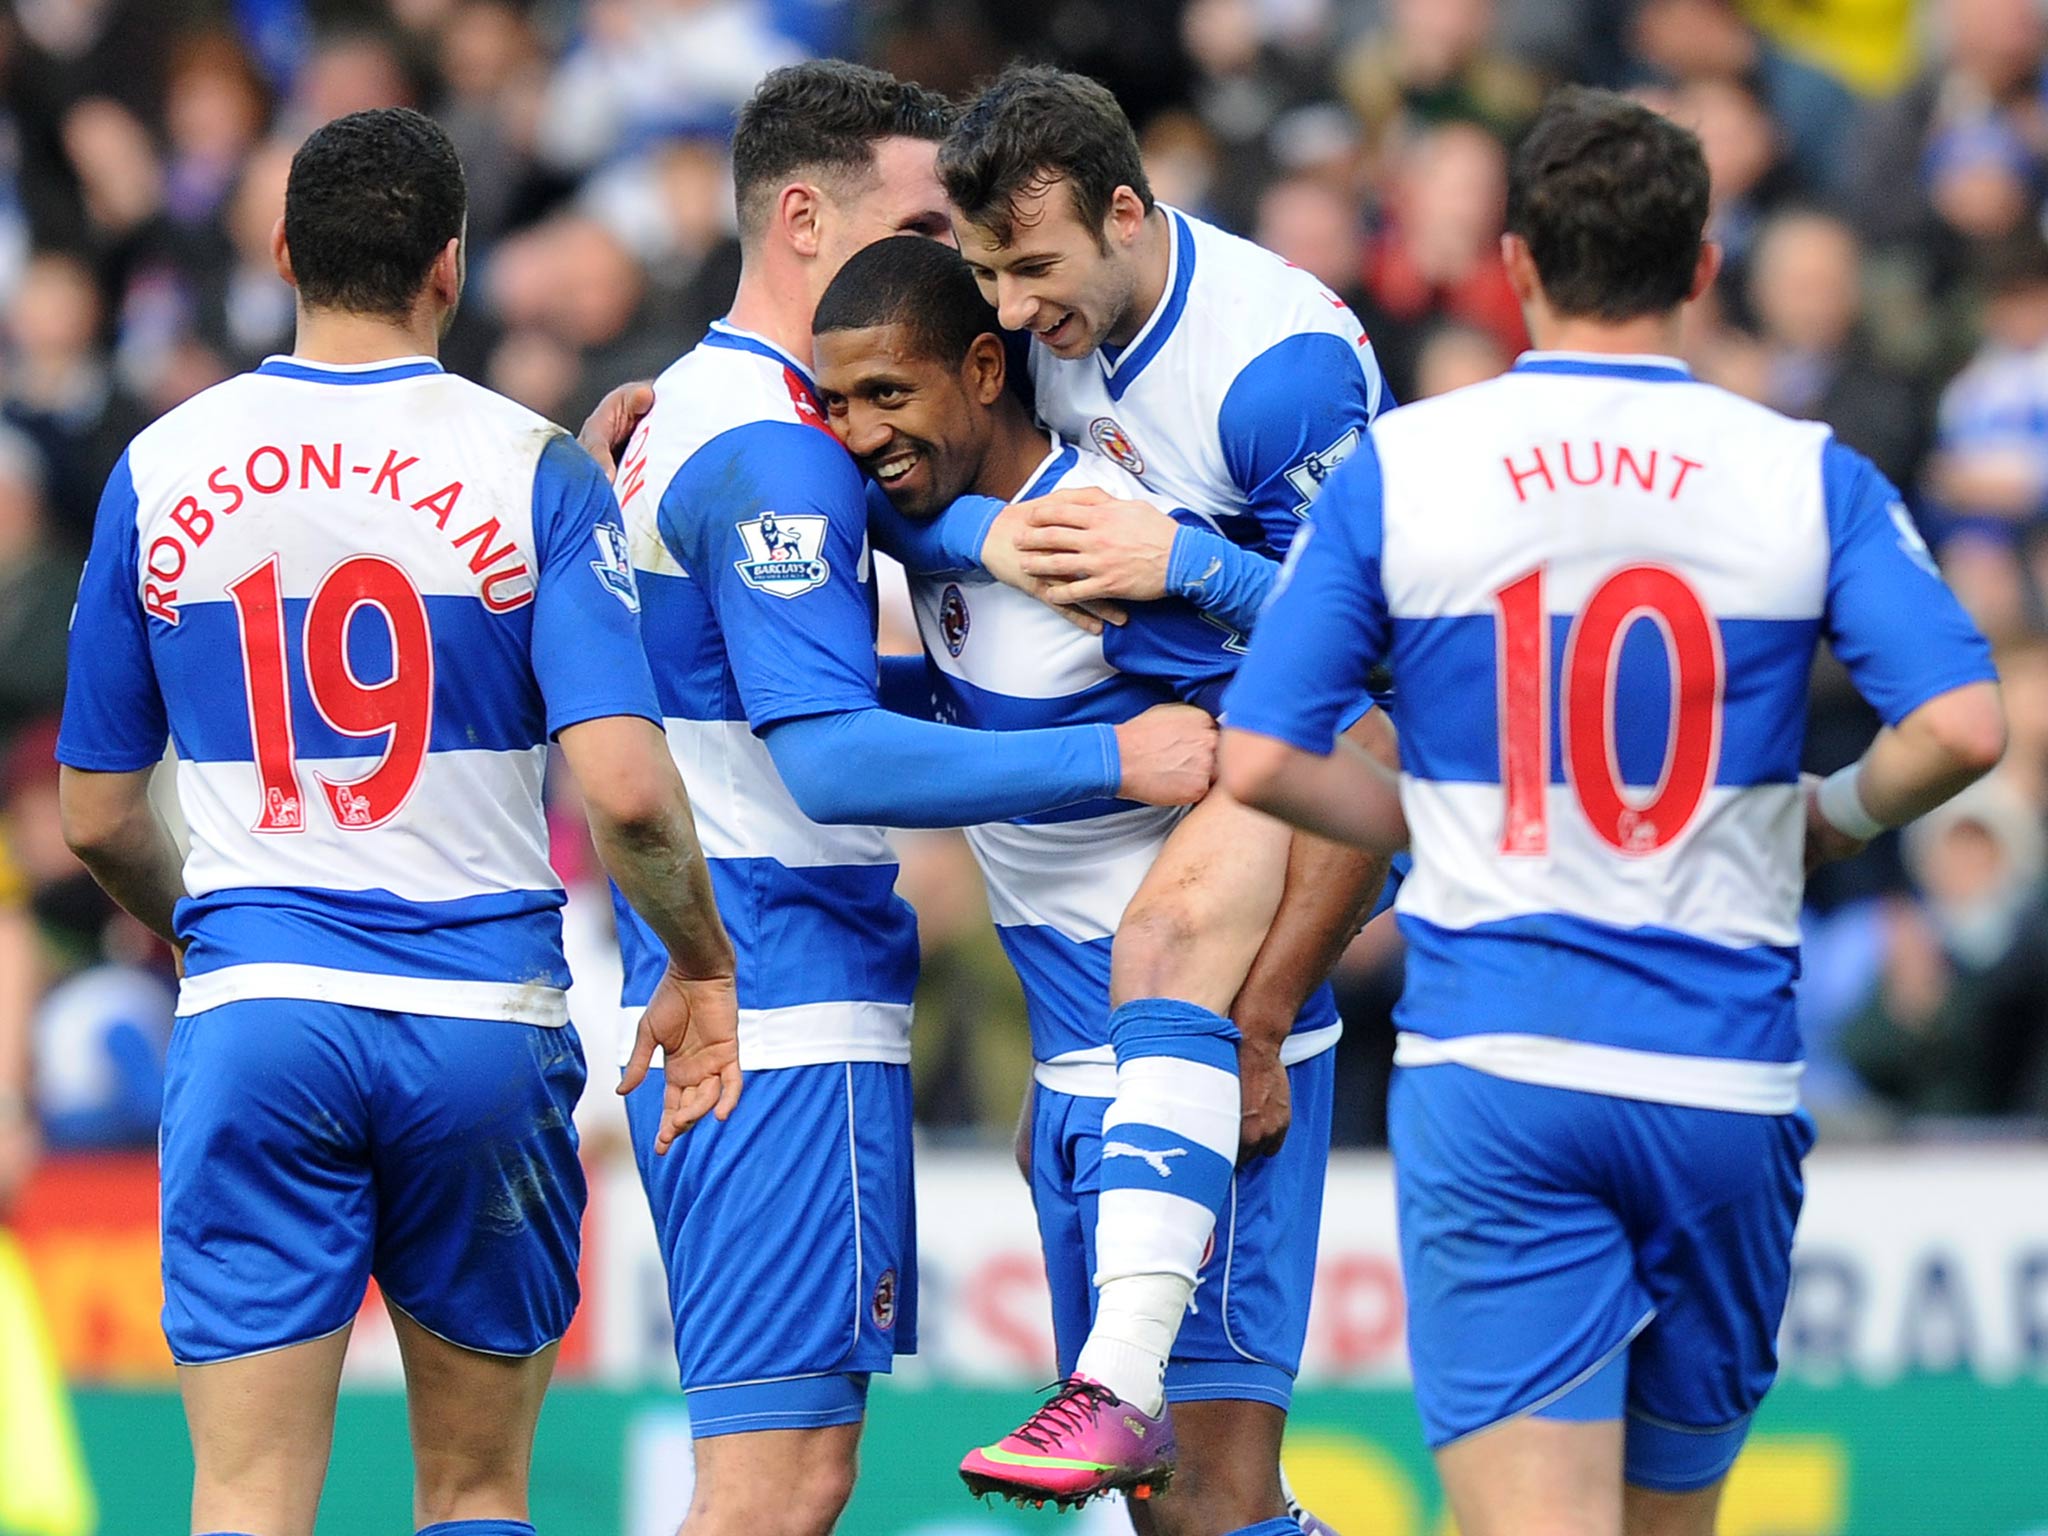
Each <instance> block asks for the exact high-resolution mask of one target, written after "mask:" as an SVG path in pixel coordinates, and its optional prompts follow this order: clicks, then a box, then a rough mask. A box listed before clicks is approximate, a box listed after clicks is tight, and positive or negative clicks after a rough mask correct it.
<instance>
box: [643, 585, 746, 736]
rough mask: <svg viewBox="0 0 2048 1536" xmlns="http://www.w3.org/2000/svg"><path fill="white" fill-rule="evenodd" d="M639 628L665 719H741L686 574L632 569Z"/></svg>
mask: <svg viewBox="0 0 2048 1536" xmlns="http://www.w3.org/2000/svg"><path fill="white" fill-rule="evenodd" d="M634 579H635V581H636V582H637V583H638V584H639V587H640V632H641V634H643V635H644V636H646V638H647V660H648V663H649V664H650V665H651V666H652V668H653V669H654V695H655V698H656V699H657V700H659V701H660V704H661V713H662V718H663V719H666V720H744V719H746V718H747V711H746V707H745V706H744V705H743V704H742V703H741V702H740V690H739V684H738V683H737V682H735V681H734V680H733V675H732V667H731V666H730V665H729V664H728V663H727V661H726V659H725V646H724V645H723V643H721V641H720V639H719V633H718V621H717V620H716V619H715V618H714V617H713V616H712V613H711V605H710V604H709V603H707V602H706V601H705V600H704V589H703V588H702V587H701V586H699V585H698V584H697V583H696V582H694V581H692V580H691V579H690V578H689V577H687V576H665V575H661V574H659V573H657V572H654V571H636V572H634Z"/></svg>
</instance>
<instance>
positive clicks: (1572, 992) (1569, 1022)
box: [1394, 913, 1801, 1062]
mask: <svg viewBox="0 0 2048 1536" xmlns="http://www.w3.org/2000/svg"><path fill="white" fill-rule="evenodd" d="M1399 922H1400V925H1401V935H1402V937H1403V938H1404V939H1405V940H1406V941H1407V946H1408V955H1407V980H1406V985H1405V986H1404V988H1403V990H1402V993H1401V1001H1400V1004H1399V1006H1398V1007H1397V1008H1396V1009H1395V1013H1394V1021H1395V1023H1396V1024H1397V1025H1398V1026H1399V1027H1400V1028H1402V1029H1405V1030H1412V1031H1414V1032H1416V1033H1417V1034H1423V1035H1430V1036H1433V1037H1435V1038H1438V1039H1453V1038H1456V1037H1458V1036H1461V1035H1486V1034H1525V1035H1546V1036H1550V1037H1553V1038H1556V1039H1560V1040H1577V1041H1584V1042H1586V1043H1588V1044H1593V1045H1608V1046H1620V1047H1624V1048H1626V1049H1630V1050H1638V1051H1662V1052H1666V1053H1669V1054H1673V1055H1681V1056H1705V1057H1713V1058H1717V1059H1721V1060H1732V1061H1765V1062H1786V1061H1797V1060H1799V1059H1800V1056H1801V1050H1800V1040H1799V1022H1798V1017H1797V1013H1796V1011H1795V1009H1794V1006H1793V996H1792V987H1793V983H1794V982H1795V981H1796V980H1797V979H1798V976H1799V951H1798V950H1797V949H1796V948H1786V949H1778V948H1773V947H1769V946H1757V947H1754V948H1748V949H1736V948H1731V947H1729V946H1727V945H1723V944H1714V943H1710V942H1708V941H1707V940H1705V939H1696V938H1693V937H1691V936H1689V935H1687V934H1683V933H1678V932H1675V931H1673V930H1670V929H1666V928H1650V927H1644V928H1616V927H1613V926H1611V925H1609V924H1606V923H1596V922H1593V921H1590V920H1588V919H1586V918H1579V917H1567V916H1564V915H1563V914H1561V913H1538V914H1533V915H1531V916H1528V917H1516V918H1508V919H1506V920H1504V921H1501V922H1497V923H1482V924H1480V925H1479V926H1477V927H1474V928H1460V929H1449V928H1440V927H1438V926H1437V925H1436V924H1434V923H1429V922H1425V921H1423V920H1422V919H1420V918H1417V917H1412V916H1409V915H1407V914H1405V913H1404V914H1402V915H1401V917H1400V918H1399Z"/></svg>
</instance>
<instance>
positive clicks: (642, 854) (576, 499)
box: [531, 437, 740, 1151]
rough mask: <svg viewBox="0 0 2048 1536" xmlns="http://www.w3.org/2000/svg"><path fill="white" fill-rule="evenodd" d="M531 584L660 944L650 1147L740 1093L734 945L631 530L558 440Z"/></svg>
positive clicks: (608, 836) (537, 623) (617, 852)
mask: <svg viewBox="0 0 2048 1536" xmlns="http://www.w3.org/2000/svg"><path fill="white" fill-rule="evenodd" d="M533 496H534V509H533V510H534V532H535V539H536V542H537V544H538V545H539V554H540V565H541V569H540V579H539V581H538V582H537V583H536V585H535V589H534V614H533V632H532V642H531V651H532V661H533V668H534V675H535V676H536V677H537V678H538V679H539V681H540V689H541V697H542V699H543V700H544V701H545V704H546V708H547V727H548V733H549V734H550V735H551V736H552V737H554V739H555V740H556V741H557V742H558V743H559V744H560V745H561V748H562V755H563V757H564V759H566V761H567V762H568V765H569V771H570V772H571V773H572V774H574V775H575V777H576V785H577V788H578V789H579V790H580V791H581V792H582V795H583V803H584V808H585V812H586V814H587V815H588V816H589V819H590V830H591V838H592V841H593V843H594V844H595V846H596V849H597V854H598V857H599V858H600V859H601V860H602V861H603V863H604V866H605V869H606V870H607V871H608V872H609V873H610V875H611V877H612V879H613V880H615V881H616V882H617V883H618V887H619V889H620V890H621V891H622V892H623V893H624V894H625V897H626V899H627V900H628V901H629V902H631V903H632V904H633V908H634V910H635V911H637V912H638V913H639V914H640V915H641V916H642V917H643V918H645V919H646V920H647V925H648V926H649V927H650V928H652V929H653V930H654V932H655V934H656V935H657V936H658V937H659V938H660V939H661V941H662V943H663V944H664V945H665V946H666V947H667V949H668V969H667V972H666V973H665V974H664V975H663V977H662V979H661V982H660V984H659V985H658V986H657V987H656V989H655V993H654V996H653V998H652V999H650V1001H649V1002H648V1005H647V1010H646V1012H645V1013H644V1014H642V1015H641V1019H640V1028H639V1035H638V1037H637V1039H636V1040H635V1042H634V1047H633V1054H632V1057H631V1059H630V1060H629V1061H628V1063H627V1068H626V1074H625V1077H624V1079H623V1080H622V1082H621V1084H620V1091H621V1092H626V1091H630V1090H631V1089H632V1088H634V1087H635V1086H637V1085H638V1084H639V1082H640V1080H641V1078H642V1077H644V1076H645V1075H646V1072H647V1068H648V1064H649V1063H650V1062H651V1061H652V1059H653V1055H654V1048H655V1047H656V1046H657V1045H659V1046H661V1047H662V1049H663V1051H664V1065H663V1069H662V1070H663V1073H664V1075H665V1076H666V1078H667V1092H666V1095H665V1101H664V1105H663V1112H662V1124H661V1128H660V1130H659V1131H658V1132H657V1133H656V1135H655V1147H656V1150H657V1151H659V1150H665V1149H666V1148H667V1146H668V1144H669V1143H670V1142H671V1141H673V1140H674V1139H675V1137H676V1136H678V1135H680V1134H681V1133H682V1132H684V1131H686V1130H688V1129H689V1128H690V1127H691V1126H692V1125H694V1124H695V1123H696V1122H697V1121H698V1120H700V1119H702V1118H703V1117H704V1116H705V1115H706V1114H716V1115H717V1116H718V1118H719V1119H721V1120H722V1119H724V1118H725V1117H726V1116H727V1115H729V1114H730V1113H731V1112H732V1107H733V1105H734V1104H735V1103H736V1102H737V1101H738V1098H739V1092H740V1070H739V1045H738V1001H737V998H736V996H735V993H734V986H733V953H732V942H731V940H730V939H728V938H727V936H726V932H725V925H724V923H723V922H722V921H721V920H720V919H719V915H718V906H717V903H716V902H715V901H714V899H713V897H712V893H711V876H710V871H709V869H708V867H707V866H706V864H705V862H704V852H703V849H702V848H701V847H699V846H698V842H697V827H696V823H695V821H694V820H693V819H692V817H691V815H690V801H689V797H688V794H687V793H686V792H685V790H684V788H683V781H682V778H681V776H680V775H679V774H678V773H677V772H676V766H675V760H674V758H673V757H672V756H670V754H669V750H668V741H667V738H666V737H665V736H664V735H663V734H662V730H661V725H660V710H659V708H658V707H657V705H656V702H655V697H654V679H653V677H652V675H651V674H650V673H649V671H648V668H647V653H646V651H645V650H644V649H643V648H642V646H641V640H640V625H639V621H638V618H637V614H638V609H639V598H638V594H637V593H636V591H635V589H634V586H633V573H632V568H631V566H630V565H628V564H626V562H625V560H624V557H623V551H624V549H625V533H624V529H623V527H622V526H621V524H620V522H619V512H618V507H617V506H616V504H615V503H614V502H613V500H612V494H611V488H610V486H609V485H607V484H606V483H605V479H604V475H603V472H602V471H601V470H600V469H599V468H598V466H597V465H596V463H595V462H593V461H592V460H591V459H590V457H589V456H588V455H586V454H585V453H584V452H583V451H582V450H581V449H580V448H578V447H577V446H576V445H575V444H574V443H572V442H571V441H570V440H569V439H568V438H567V437H557V438H555V439H553V440H551V441H550V442H549V443H548V445H547V447H546V448H545V449H544V450H543V451H542V453H541V458H540V463H539V466H538V468H537V469H536V471H535V475H534V492H533Z"/></svg>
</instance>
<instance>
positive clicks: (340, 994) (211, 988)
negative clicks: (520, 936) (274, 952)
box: [178, 961, 569, 1029]
mask: <svg viewBox="0 0 2048 1536" xmlns="http://www.w3.org/2000/svg"><path fill="white" fill-rule="evenodd" d="M255 998H290V999H293V1000H295V1001H298V1002H305V1003H341V1004H345V1005H346V1006H348V1007H351V1008H381V1009H384V1010H386V1011H387V1012H391V1013H427V1014H440V1015H442V1016H443V1017H446V1018H451V1019H498V1020H503V1021H504V1022H505V1023H508V1024H539V1025H542V1026H544V1027H546V1028H549V1029H555V1028H559V1027H560V1026H562V1025H564V1024H566V1023H568V1022H569V1004H568V1002H567V1000H566V998H565V996H564V994H563V992H562V989H561V988H560V987H550V986H542V985H540V984H538V983H533V982H509V981H449V980H445V979H440V978H434V977H422V976H386V975H383V974H382V973H380V972H376V971H342V970H335V969H334V968H332V967H330V966H325V965H293V964H291V963H289V962H286V961H256V962H252V963H251V964H248V965H224V966H222V967H221V968H220V969H219V970H217V971H202V972H201V973H200V974H199V975H197V976H187V977H186V978H185V979H184V980H183V981H182V982H180V983H179V984H178V1015H179V1017H180V1018H183V1017H186V1016H188V1015H190V1014H195V1013H204V1012H206V1010H207V1009H209V1008H218V1007H220V1006H222V1005H223V1004H224V1003H240V1002H247V1001H250V1000H251V999H255Z"/></svg>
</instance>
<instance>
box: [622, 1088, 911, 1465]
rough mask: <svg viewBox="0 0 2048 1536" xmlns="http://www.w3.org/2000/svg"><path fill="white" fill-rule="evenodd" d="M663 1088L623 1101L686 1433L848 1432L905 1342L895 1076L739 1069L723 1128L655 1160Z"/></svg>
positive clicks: (905, 1227) (903, 1189) (906, 1297)
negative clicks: (671, 1322) (656, 1248)
mask: <svg viewBox="0 0 2048 1536" xmlns="http://www.w3.org/2000/svg"><path fill="white" fill-rule="evenodd" d="M661 1100H662V1079H661V1072H660V1070H659V1069H656V1070H654V1071H652V1072H650V1073H648V1075H647V1080H646V1081H645V1082H643V1083H642V1084H641V1085H640V1086H639V1087H638V1088H637V1089H635V1090H634V1091H633V1093H631V1094H630V1095H628V1097H627V1100H626V1117H627V1120H628V1122H629V1124H630V1125H631V1127H632V1132H633V1152H634V1156H635V1157H636V1159H637V1160H638V1162H639V1165H640V1180H641V1183H642V1185H643V1186H644V1187H645V1188H646V1190H647V1199H648V1203H649V1205H650V1207H651V1208H652V1210H653V1213H654V1230H655V1235H656V1238H657V1240H658V1241H659V1243H660V1245H661V1252H662V1260H663V1263H664V1265H665V1266H666V1268H667V1271H668V1291H669V1306H670V1310H671V1313H672V1315H673V1316H674V1318H675V1325H676V1364H677V1366H678V1367H679V1369H680V1371H681V1375H682V1384H683V1391H684V1393H685V1395H686V1397H687V1400H688V1402H689V1408H690V1433H691V1434H692V1435H693V1436H695V1437H696V1438H698V1439H706V1438H709V1437H710V1436H713V1435H732V1434H742V1433H745V1432H747V1431H751V1430H763V1429H817V1428H822V1427H824V1426H826V1425H830V1424H852V1423H857V1422H858V1421H859V1420H860V1418H861V1417H862V1415H863V1413H864V1412H865V1410H866V1402H867V1385H868V1376H869V1374H870V1373H872V1372H875V1371H887V1370H889V1369H890V1368H891V1367H892V1365H893V1364H894V1361H895V1357H896V1356H897V1355H900V1354H901V1355H907V1354H913V1353H915V1352H916V1349H917V1207H916V1204H915V1201H914V1199H913V1196H912V1193H911V1147H910V1068H909V1067H907V1066H902V1065H896V1064H891V1063H886V1062H870V1061H854V1062H829V1063H824V1064H821V1065H816V1066H801V1067H776V1068H771V1069H767V1070H763V1071H758V1072H749V1073H748V1074H747V1075H746V1081H745V1084H744V1086H743V1088H742V1089H741V1092H740V1101H739V1104H738V1105H737V1107H735V1109H734V1110H733V1113H732V1116H731V1118H730V1119H728V1120H725V1121H724V1122H720V1121H717V1120H714V1119H710V1118H708V1117H707V1118H706V1119H704V1120H701V1121H699V1122H698V1123H697V1125H696V1126H695V1127H694V1128H693V1129H692V1130H691V1131H690V1132H689V1133H688V1134H687V1135H685V1136H681V1137H678V1138H677V1139H676V1141H674V1142H673V1143H672V1144H671V1145H670V1146H669V1149H668V1151H666V1152H664V1153H661V1154H659V1155H657V1154H656V1153H655V1151H654V1133H655V1131H656V1129H657V1128H658V1127H659V1124H660V1118H661Z"/></svg>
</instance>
